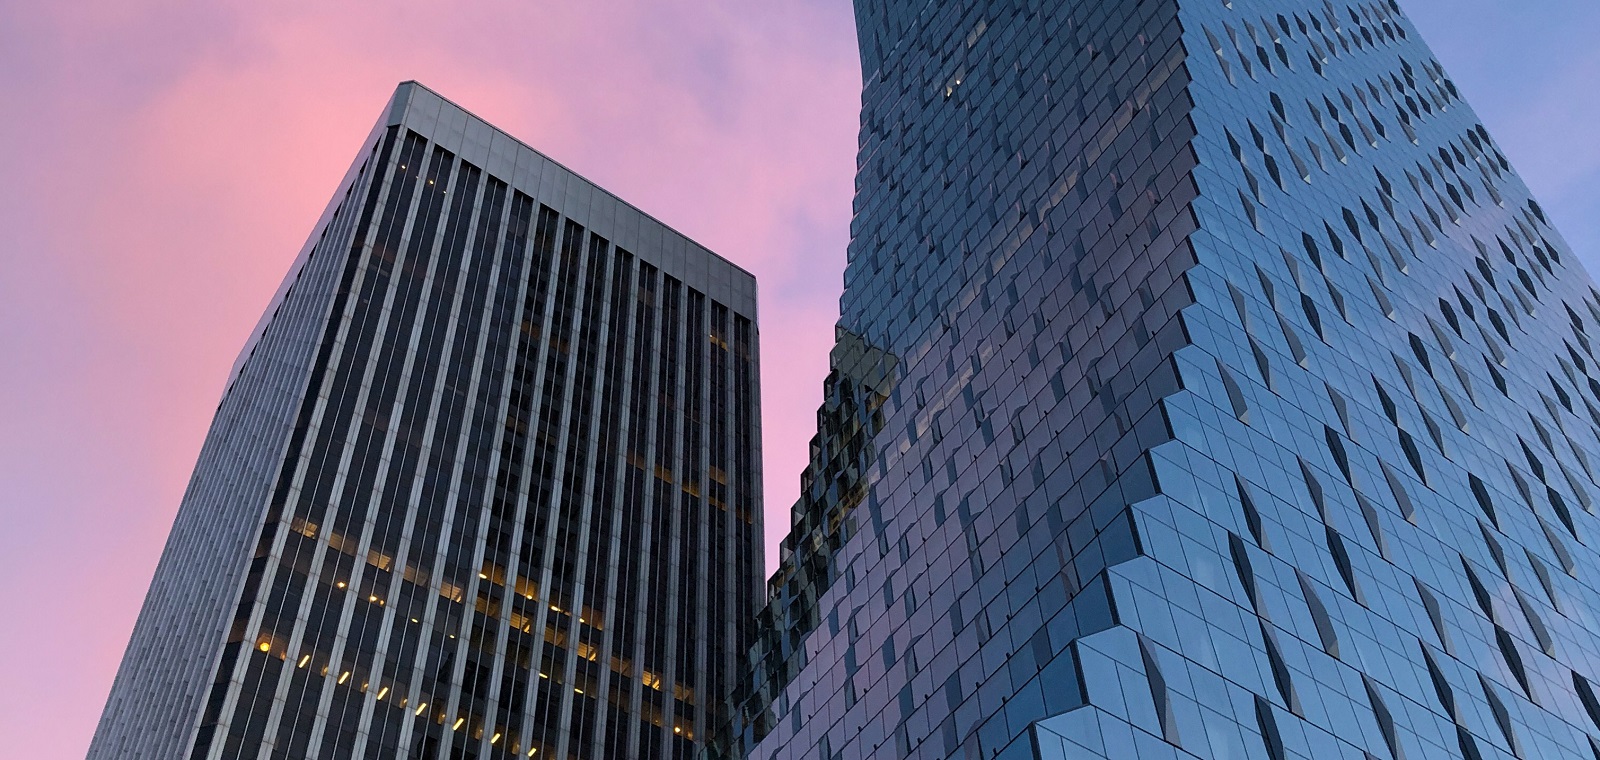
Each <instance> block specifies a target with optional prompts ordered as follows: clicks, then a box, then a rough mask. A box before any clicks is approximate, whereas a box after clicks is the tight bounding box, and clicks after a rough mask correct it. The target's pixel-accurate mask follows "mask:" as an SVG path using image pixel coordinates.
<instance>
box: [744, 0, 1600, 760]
mask: <svg viewBox="0 0 1600 760" xmlns="http://www.w3.org/2000/svg"><path fill="white" fill-rule="evenodd" d="M855 7H856V15H857V21H858V28H859V32H860V43H861V60H862V69H863V72H864V81H865V93H864V96H863V110H862V117H861V147H860V156H859V160H858V163H857V166H858V171H859V174H858V179H857V189H858V191H857V196H856V202H855V209H854V211H855V216H854V221H853V229H852V242H851V246H850V251H849V253H850V256H849V265H848V268H847V270H846V273H845V291H844V297H843V301H842V316H841V319H840V322H839V329H838V334H839V343H838V348H837V350H836V351H835V352H834V355H833V372H832V374H831V375H830V377H829V379H828V384H827V394H826V403H825V405H824V407H823V409H822V412H821V414H820V415H819V418H820V420H821V422H822V430H821V431H820V434H819V436H818V438H817V439H816V441H815V442H814V445H813V447H812V451H813V460H812V463H811V466H810V468H809V469H808V470H807V471H806V475H805V478H804V486H805V490H804V493H803V494H802V497H801V499H800V501H799V502H798V503H797V504H796V506H795V510H794V518H795V527H794V530H793V532H792V533H791V534H790V535H789V537H788V538H787V539H786V540H785V542H784V544H783V553H782V557H781V566H780V569H779V570H778V572H777V574H776V575H774V576H773V578H772V581H771V583H770V593H771V598H770V600H769V602H768V605H767V606H766V607H765V608H764V610H763V611H762V612H761V621H760V623H761V624H760V630H759V633H758V639H757V641H758V643H757V645H756V647H755V648H754V649H753V654H752V657H751V661H752V663H753V665H754V666H755V671H756V672H755V677H754V678H753V679H751V681H750V683H749V684H747V686H746V690H745V694H744V699H745V702H744V705H745V707H744V710H743V711H742V718H743V720H742V732H740V733H737V734H735V735H733V736H731V737H730V738H729V740H728V743H727V744H726V745H724V746H723V747H722V749H723V750H725V751H726V752H727V753H728V754H730V755H734V756H748V757H750V758H755V759H756V760H769V758H820V759H821V760H859V759H861V758H885V757H888V758H965V759H966V760H980V759H981V760H991V759H992V758H1004V759H1005V760H1021V759H1022V758H1048V759H1054V758H1117V759H1119V760H1120V759H1123V758H1141V759H1144V758H1156V759H1168V758H1170V759H1176V758H1209V759H1219V760H1220V759H1222V758H1233V759H1238V758H1265V759H1269V760H1292V759H1298V760H1305V759H1307V758H1317V760H1331V759H1332V758H1341V759H1342V760H1371V759H1372V758H1379V759H1383V760H1388V759H1390V758H1393V759H1395V760H1399V759H1400V758H1409V759H1410V760H1419V759H1420V758H1467V759H1468V760H1492V759H1494V758H1513V757H1514V758H1522V759H1524V760H1535V759H1539V758H1595V757H1600V744H1597V741H1596V738H1595V737H1597V736H1600V694H1597V690H1600V685H1597V684H1600V638H1597V622H1600V621H1597V617H1596V616H1597V613H1600V595H1597V591H1596V584H1597V583H1600V575H1597V573H1600V561H1597V560H1600V554H1597V553H1596V550H1595V548H1594V547H1593V546H1591V544H1594V543H1596V542H1597V541H1600V520H1597V518H1596V517H1595V514H1594V512H1595V499H1596V494H1597V493H1600V486H1597V485H1596V480H1595V468H1596V466H1600V437H1597V431H1600V355H1597V354H1596V353H1595V341H1596V340H1597V339H1600V293H1597V292H1596V290H1595V289H1594V288H1593V286H1592V285H1591V282H1590V279H1589V277H1588V275H1587V274H1585V272H1584V271H1583V270H1582V268H1581V266H1580V265H1579V263H1578V262H1577V261H1576V259H1575V257H1574V256H1573V254H1572V252H1571V251H1570V250H1569V249H1568V248H1567V246H1566V245H1565V244H1564V243H1563V242H1562V240H1561V238H1560V236H1559V235H1558V234H1557V233H1556V231H1555V230H1554V229H1552V228H1551V225H1550V222H1549V220H1548V219H1547V218H1546V216H1545V214H1544V212H1543V211H1542V210H1541V209H1540V207H1539V205H1538V204H1537V203H1536V202H1534V200H1533V199H1532V198H1531V197H1530V196H1529V192H1528V189H1527V188H1526V187H1525V186H1524V185H1523V183H1522V181H1521V180H1519V179H1518V178H1517V175H1516V174H1515V173H1514V172H1513V171H1512V169H1511V167H1510V165H1509V163H1508V162H1507V161H1506V158H1505V157H1504V156H1503V155H1502V154H1501V152H1500V151H1499V149H1498V148H1497V147H1496V145H1495V143H1494V141H1493V140H1492V139H1491V138H1490V136H1489V134H1488V132H1487V131H1486V130H1485V129H1484V127H1483V126H1482V124H1480V123H1479V121H1478V119H1477V117H1476V116H1475V115H1474V114H1473V112H1472V110H1471V109H1470V108H1469V107H1468V106H1467V105H1466V103H1464V102H1463V101H1462V99H1461V94H1460V93H1459V92H1458V91H1457V89H1456V87H1455V85H1454V84H1453V83H1452V82H1451V80H1450V78H1449V77H1448V75H1447V74H1446V73H1445V71H1444V70H1443V68H1441V66H1440V65H1439V63H1438V61H1436V60H1434V58H1433V56H1432V55H1431V54H1430V53H1429V51H1428V48H1427V46H1426V45H1425V44H1424V43H1423V41H1422V40H1421V39H1420V38H1419V36H1418V34H1417V31H1416V29H1415V28H1414V27H1413V26H1412V25H1411V24H1410V23H1409V22H1408V21H1407V20H1406V18H1405V17H1404V15H1403V14H1402V12H1401V9H1400V7H1399V6H1398V5H1397V4H1396V3H1395V2H1393V1H1392V0H1355V1H1352V0H1115V1H1111V0H1057V1H1053V2H1041V1H1040V0H988V1H983V2H980V1H977V0H960V1H953V2H929V0H857V1H856V4H855ZM1591 331H1594V332H1591Z"/></svg>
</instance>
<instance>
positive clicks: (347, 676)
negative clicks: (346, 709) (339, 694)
mask: <svg viewBox="0 0 1600 760" xmlns="http://www.w3.org/2000/svg"><path fill="white" fill-rule="evenodd" d="M348 680H350V671H348V670H346V671H345V672H344V675H342V676H339V683H340V685H343V684H344V682H345V681H348Z"/></svg>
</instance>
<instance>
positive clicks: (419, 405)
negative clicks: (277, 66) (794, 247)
mask: <svg viewBox="0 0 1600 760" xmlns="http://www.w3.org/2000/svg"><path fill="white" fill-rule="evenodd" d="M755 317H756V303H755V281H754V278H752V277H751V276H750V275H749V274H748V273H746V272H744V271H743V270H741V269H739V268H738V267H736V266H734V265H732V264H731V263H729V262H727V261H725V260H723V259H721V258H718V257H717V256H715V255H714V254H712V253H711V252H709V251H707V250H705V249H704V248H701V247H699V246H698V245H696V244H694V243H693V242H691V241H689V240H687V239H686V238H684V237H682V236H681V235H679V234H678V233H676V232H674V231H672V230H670V229H668V228H666V227H665V226H664V225H662V224H661V223H659V222H657V221H655V220H654V219H652V218H650V217H648V216H645V215H644V214H643V213H641V212H640V211H638V210H637V209H634V208H633V207H631V206H628V205H627V204H624V203H623V202H621V201H620V200H618V199H617V198H615V197H613V196H611V195H609V194H607V193H605V192H604V191H603V190H601V189H599V188H597V187H595V186H594V185H592V184H590V183H588V182H587V181H585V180H583V179H582V178H580V177H578V176H576V175H574V174H572V173H571V172H569V171H568V170H566V169H565V168H563V167H561V166H559V165H557V164H554V163H553V162H551V161H549V160H548V159H546V158H545V157H543V156H542V155H540V154H538V153H536V152H535V151H533V150H531V149H529V148H528V147H526V146H524V145H522V144H520V143H518V142H516V141H515V140H513V139H511V138H510V137H509V136H507V135H505V134H504V133H501V132H499V131H497V130H495V129H493V128H492V127H490V126H489V125H487V124H485V123H483V122H482V121H480V120H478V119H477V118H475V117H473V116H472V115H470V114H468V113H466V112H465V111H463V110H461V109H460V108H458V107H456V106H455V105H453V104H451V103H449V102H446V101H444V100H443V99H441V98H440V97H439V96H437V95H435V94H434V93H432V92H430V91H428V90H426V89H424V88H422V87H421V86H419V85H416V84H413V83H406V84H403V85H401V86H400V88H399V90H398V91H397V92H396V94H395V96H394V99H393V100H392V101H391V103H390V106H389V109H388V111H387V112H386V113H385V116H384V118H383V119H382V120H381V121H380V122H379V123H378V125H377V127H375V129H374V130H373V133H372V135H371V136H370V137H369V138H368V140H367V142H366V144H365V145H364V147H363V149H362V152H361V154H360V156H359V157H358V159H357V161H356V162H355V164H354V165H353V166H352V168H351V170H350V172H349V174H348V175H347V177H346V179H345V182H344V184H343V186H342V187H341V189H340V191H339V194H338V195H337V196H336V197H335V198H334V200H333V202H332V204H330V206H329V209H328V211H327V212H326V214H325V215H324V218H323V220H322V222H321V223H320V224H319V226H318V230H317V233H316V234H315V236H314V237H313V239H312V240H311V241H310V243H308V244H307V247H306V249H305V252H304V253H303V254H302V256H301V258H300V260H299V261H298V262H297V264H296V265H295V267H294V269H293V270H292V271H291V273H290V275H289V277H288V278H287V279H286V280H285V282H284V286H283V289H282V290H281V291H280V293H279V296H278V298H277V299H275V301H274V303H273V305H272V306H271V307H270V308H269V309H268V312H267V314H266V315H265V316H264V317H263V320H262V326H261V328H259V330H258V331H257V334H256V335H255V337H254V338H253V340H252V341H251V343H250V345H248V346H247V347H246V348H245V350H244V352H243V353H242V354H241V355H240V359H239V363H238V365H237V366H236V368H235V374H234V378H233V380H232V383H231V385H230V387H229V389H228V391H227V394H226V395H225V397H224V398H223V401H222V404H221V406H220V407H219V408H218V411H217V416H216V419H215V421H214V423H213V425H212V428H211V432H210V435H209V436H208V437H207V440H206V445H205V449H204V450H203V452H202V454H201V457H200V463H199V465H198V466H197V467H196V470H195V474H194V478H193V479H192V481H191V483H190V486H189V490H188V492H187V494H186V495H185V498H184V502H183V505H182V507H181V508H180V510H179V514H178V518H177V521H176V524H175V525H174V527H173V531H172V536H171V538H170V539H169V541H168V544H167V548H166V551H165V553H164V554H163V556H162V560H161V564H160V567H159V568H158V570H157V573H156V577H155V580H154V582H153V583H152V585H151V589H150V594H149V596H148V597H147V599H146V602H145V606H144V609H143V611H142V612H141V614H140V617H139V622H138V625H137V627H136V629H135V631H134V636H133V640H132V642H131V643H130V644H129V647H128V652H127V655H126V656H125V658H124V661H123V664H122V668H121V670H120V671H119V673H118V676H117V681H116V684H115V686H114V687H113V690H112V693H111V697H110V700H109V701H108V704H107V706H106V710H105V713H104V716H103V717H102V719H101V723H100V727H99V730H98V732H97V733H96V736H95V741H94V744H93V746H92V748H91V749H90V753H89V755H90V757H95V758H100V757H106V758H111V757H118V758H121V757H148V758H196V759H199V758H246V757H248V758H258V757H259V758H268V757H297V758H298V757H323V758H336V757H416V758H434V757H456V758H511V757H536V756H537V757H579V758H591V757H593V758H600V757H642V758H669V757H670V758H683V757H687V756H689V755H690V754H691V753H692V752H693V749H694V747H695V745H696V743H697V742H698V741H700V739H701V734H702V733H703V727H705V726H708V725H712V724H715V723H717V722H718V721H720V720H721V717H722V716H721V712H720V705H721V704H722V697H723V695H724V693H725V692H726V691H727V690H728V688H729V684H730V683H731V677H730V674H731V673H733V672H734V668H735V664H736V661H737V659H738V658H739V656H740V654H741V653H742V652H743V650H744V648H745V647H746V646H747V642H748V641H749V639H750V635H749V629H750V626H749V624H741V623H740V621H748V620H751V619H752V618H753V615H754V608H755V606H756V600H757V599H758V598H759V596H758V595H759V593H760V581H759V575H758V573H759V568H760V567H761V564H762V561H761V549H760V540H761V527H760V526H761V522H760V515H761V504H760V497H759V493H760V489H759V485H760V466H759V445H758V443H757V441H758V440H759V434H760V428H759V421H758V414H759V408H758V402H757V394H756V389H755V383H756V377H757V375H756V372H757V361H756V354H757V335H756V327H755Z"/></svg>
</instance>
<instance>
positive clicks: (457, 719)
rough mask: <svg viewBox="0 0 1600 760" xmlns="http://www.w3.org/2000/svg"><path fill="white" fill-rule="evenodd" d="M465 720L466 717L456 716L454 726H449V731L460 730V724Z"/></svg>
mask: <svg viewBox="0 0 1600 760" xmlns="http://www.w3.org/2000/svg"><path fill="white" fill-rule="evenodd" d="M466 722H467V719H466V718H456V724H455V725H454V726H451V727H450V730H451V731H460V730H461V724H462V723H466Z"/></svg>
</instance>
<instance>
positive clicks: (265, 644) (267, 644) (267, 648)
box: [260, 641, 272, 652]
mask: <svg viewBox="0 0 1600 760" xmlns="http://www.w3.org/2000/svg"><path fill="white" fill-rule="evenodd" d="M260 649H261V651H263V652H270V651H272V644H271V643H270V642H266V641H263V642H261V646H260Z"/></svg>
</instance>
